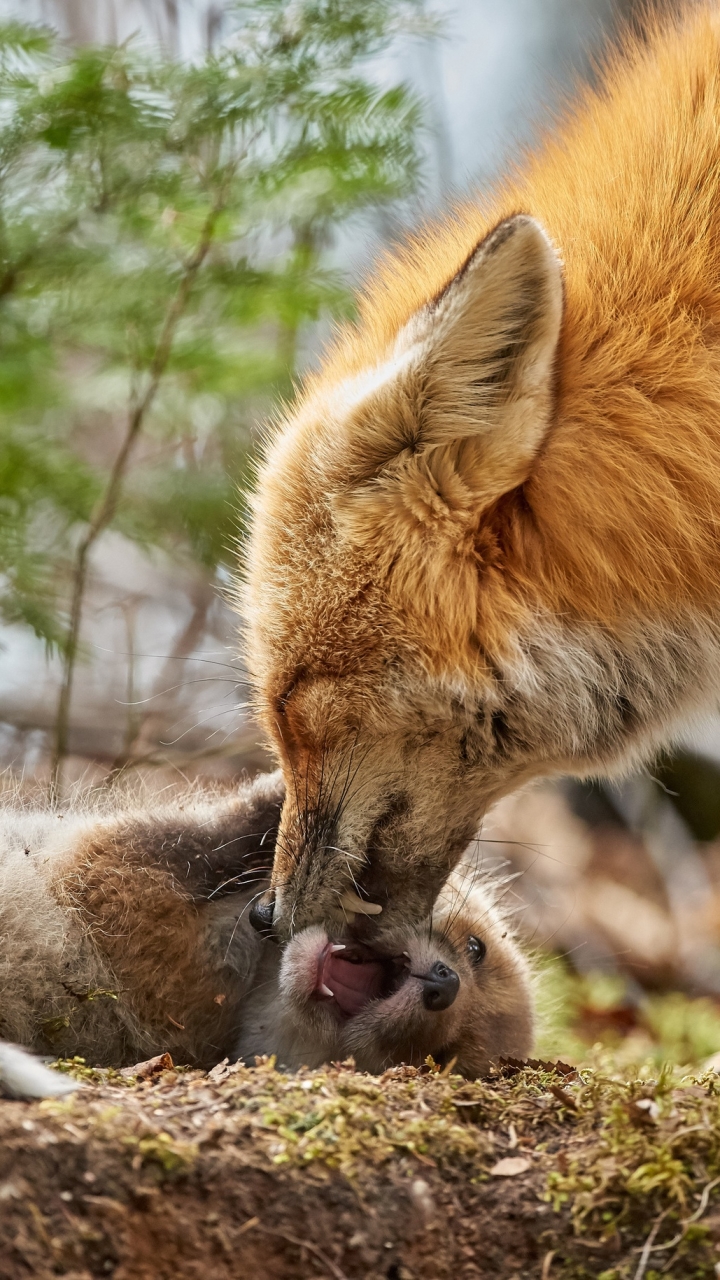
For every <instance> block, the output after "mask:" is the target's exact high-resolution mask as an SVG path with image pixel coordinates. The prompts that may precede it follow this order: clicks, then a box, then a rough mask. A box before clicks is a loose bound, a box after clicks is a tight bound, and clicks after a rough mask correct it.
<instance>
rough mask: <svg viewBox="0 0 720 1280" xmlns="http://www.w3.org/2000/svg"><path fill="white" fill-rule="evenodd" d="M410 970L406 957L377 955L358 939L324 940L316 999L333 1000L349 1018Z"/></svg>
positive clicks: (390, 991) (395, 986)
mask: <svg viewBox="0 0 720 1280" xmlns="http://www.w3.org/2000/svg"><path fill="white" fill-rule="evenodd" d="M409 973H410V957H409V956H407V955H400V956H381V955H378V953H377V952H376V951H373V950H372V949H371V948H370V947H366V946H363V945H362V944H360V943H355V942H353V943H347V944H344V943H337V942H328V943H327V944H326V945H325V946H324V947H323V949H322V951H321V952H320V955H319V956H318V964H317V982H316V985H315V991H314V993H313V994H314V996H315V999H316V1000H328V1001H329V1000H333V1001H334V1002H335V1004H336V1005H337V1008H338V1009H339V1010H340V1012H341V1013H342V1014H344V1016H345V1017H346V1018H352V1017H354V1015H355V1014H356V1013H359V1012H360V1010H361V1009H364V1008H365V1005H366V1004H369V1003H370V1001H371V1000H383V999H385V998H386V997H387V996H390V995H393V994H394V993H395V992H396V991H397V990H398V989H399V988H400V987H401V986H402V984H403V983H404V982H405V980H406V978H407V977H408V975H409Z"/></svg>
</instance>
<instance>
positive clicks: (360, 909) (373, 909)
mask: <svg viewBox="0 0 720 1280" xmlns="http://www.w3.org/2000/svg"><path fill="white" fill-rule="evenodd" d="M340 902H341V903H342V905H343V906H344V908H345V910H346V911H355V912H357V914H358V915H361V916H379V915H380V912H381V911H382V907H381V906H380V903H379V902H365V901H364V900H363V899H362V898H360V897H358V895H357V894H356V893H353V892H352V891H351V890H347V892H345V893H343V894H341V895H340Z"/></svg>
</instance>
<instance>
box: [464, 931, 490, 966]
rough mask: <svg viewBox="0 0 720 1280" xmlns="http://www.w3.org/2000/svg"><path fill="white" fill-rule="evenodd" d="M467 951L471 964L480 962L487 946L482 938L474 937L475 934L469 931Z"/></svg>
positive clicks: (483, 957)
mask: <svg viewBox="0 0 720 1280" xmlns="http://www.w3.org/2000/svg"><path fill="white" fill-rule="evenodd" d="M467 953H468V955H469V957H470V959H471V960H472V962H473V964H482V962H483V960H484V959H485V956H486V954H487V947H486V946H485V943H484V942H483V940H482V938H476V937H475V934H474V933H471V934H470V937H469V938H468V940H467Z"/></svg>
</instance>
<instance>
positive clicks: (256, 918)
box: [248, 889, 275, 938]
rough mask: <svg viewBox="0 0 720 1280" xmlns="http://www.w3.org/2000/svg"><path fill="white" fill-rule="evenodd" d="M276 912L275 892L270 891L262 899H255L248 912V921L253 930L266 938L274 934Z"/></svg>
mask: <svg viewBox="0 0 720 1280" xmlns="http://www.w3.org/2000/svg"><path fill="white" fill-rule="evenodd" d="M274 911H275V890H274V889H268V890H267V893H264V894H263V895H262V897H260V898H256V899H255V901H254V902H253V904H252V906H251V908H250V911H249V912H248V920H249V921H250V923H251V925H252V927H253V929H255V931H256V932H257V933H261V934H262V935H263V937H265V938H267V937H269V935H270V934H271V933H272V925H273V914H274Z"/></svg>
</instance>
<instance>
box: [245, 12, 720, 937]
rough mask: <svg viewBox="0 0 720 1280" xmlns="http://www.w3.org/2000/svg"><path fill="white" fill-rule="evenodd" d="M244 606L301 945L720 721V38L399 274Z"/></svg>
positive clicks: (306, 445) (373, 923) (312, 448)
mask: <svg viewBox="0 0 720 1280" xmlns="http://www.w3.org/2000/svg"><path fill="white" fill-rule="evenodd" d="M244 608H245V612H246V618H247V622H248V638H249V655H250V663H251V671H252V676H253V679H254V682H255V687H256V691H257V700H258V703H259V707H260V712H261V715H262V718H263V720H264V723H265V726H266V728H267V730H268V733H269V734H270V736H271V738H272V739H273V741H274V743H275V745H276V748H277V751H278V755H279V758H280V760H281V763H282V767H283V770H284V774H285V780H286V785H287V790H288V798H287V800H286V803H285V807H284V811H283V815H282V821H281V828H280V835H279V839H278V845H277V852H276V858H275V869H274V876H273V885H274V894H273V892H271V893H270V894H269V895H267V896H266V898H265V900H264V902H263V903H261V904H260V906H259V908H258V910H257V911H256V917H255V918H256V923H258V924H262V923H265V924H266V925H267V924H270V923H271V922H272V923H273V926H274V928H275V929H276V931H277V932H278V934H279V935H281V936H285V937H287V936H288V935H289V934H291V933H293V932H294V931H295V930H297V929H300V928H302V927H304V926H306V925H308V924H310V923H312V922H315V921H320V920H324V921H328V920H338V922H339V921H341V920H343V919H344V918H348V919H350V920H351V921H352V922H353V924H354V929H355V931H356V932H359V933H360V934H361V935H363V936H365V937H376V936H380V935H381V933H382V929H383V926H385V925H388V926H389V925H390V924H391V923H392V922H393V921H394V920H396V919H397V918H398V917H402V918H403V919H404V920H405V921H407V920H408V919H414V920H418V919H420V918H422V917H424V916H425V915H426V913H427V912H428V910H429V907H430V905H431V903H432V901H433V899H434V897H435V895H436V894H437V892H438V890H439V887H440V885H441V882H442V881H443V880H444V878H445V876H446V875H447V873H448V871H449V869H450V868H451V867H452V865H453V864H454V862H455V861H456V859H457V858H458V856H459V855H460V852H461V851H462V849H463V848H464V847H465V845H466V843H467V841H468V840H469V838H470V837H471V836H472V834H473V832H474V831H475V830H476V828H477V826H478V823H479V821H480V819H481V818H482V815H483V814H484V813H485V811H486V810H487V808H488V806H489V805H490V804H492V803H493V801H495V800H496V799H497V798H498V797H499V796H501V795H502V794H503V793H506V792H508V791H510V790H512V789H514V788H516V787H517V786H518V785H519V784H520V783H523V782H525V781H527V780H528V779H530V778H533V777H535V776H537V775H541V774H551V773H565V772H568V773H574V774H579V775H583V774H593V773H598V772H606V771H611V770H616V769H618V768H624V767H627V766H628V765H629V764H631V763H632V762H634V761H637V760H638V759H640V758H642V757H644V756H647V755H648V754H649V753H651V752H652V751H653V750H654V749H655V748H656V747H657V746H658V744H659V743H662V742H664V741H666V740H667V739H668V738H669V737H670V736H671V734H672V733H673V732H674V731H675V729H676V728H677V726H678V724H679V722H681V721H683V720H686V719H687V717H688V716H689V715H691V714H692V713H693V712H697V711H702V710H704V709H707V708H708V707H709V706H712V704H713V703H714V701H715V699H716V698H717V695H718V691H719V690H720V9H716V8H715V7H707V6H706V7H703V8H702V9H700V10H693V11H692V13H690V14H688V15H686V18H685V19H684V21H683V22H682V23H681V24H679V25H673V24H666V25H664V26H663V25H656V26H655V27H653V28H652V29H651V30H650V31H646V32H645V33H644V35H643V38H642V39H637V40H630V39H629V40H627V41H626V45H625V48H624V49H623V51H622V52H621V53H619V54H616V55H614V56H613V57H612V59H611V61H610V63H609V66H608V67H607V69H606V72H605V74H604V77H603V79H602V82H601V83H600V85H599V86H598V87H597V88H594V89H585V90H583V92H582V93H581V94H580V97H579V99H578V101H577V103H576V104H575V105H574V106H573V107H572V109H571V110H569V112H568V113H567V115H566V118H565V120H564V122H563V123H562V124H561V125H560V126H559V128H558V129H557V131H555V132H554V133H553V134H552V135H551V136H550V137H549V138H548V139H547V141H546V142H545V144H544V145H543V147H542V148H541V149H540V150H539V151H538V153H537V154H536V155H534V156H531V157H530V158H529V159H528V161H527V163H526V164H525V165H524V168H523V169H522V171H521V172H518V173H516V174H515V175H514V176H513V177H512V178H510V179H509V180H508V181H507V183H506V184H505V185H504V186H503V187H502V188H501V189H500V190H499V192H498V193H497V194H496V195H495V196H494V198H493V199H492V200H491V201H488V202H487V203H484V204H482V205H480V204H475V203H473V204H468V205H464V206H462V207H461V208H459V209H457V210H456V212H455V213H454V214H453V215H452V216H451V217H450V218H448V219H447V221H445V222H443V223H442V224H440V225H438V226H435V227H432V228H430V229H429V230H427V231H425V232H424V233H423V234H421V235H419V236H418V237H417V238H415V239H413V240H411V241H410V242H409V243H408V244H407V245H406V246H405V248H404V249H401V250H400V251H399V252H398V253H396V254H395V255H394V256H393V257H392V258H390V259H389V260H387V261H385V262H384V263H383V264H382V265H381V267H380V269H379V271H378V272H377V273H376V275H375V277H374V278H373V279H372V281H371V282H370V284H369V286H368V289H367V291H366V293H365V295H364V297H363V299H362V301H361V304H360V319H359V322H358V323H357V325H350V326H347V327H346V328H344V329H343V331H342V332H341V333H340V335H339V337H338V338H337V340H336V342H335V344H334V346H333V349H332V350H331V351H330V353H329V354H328V356H327V358H326V359H325V362H324V364H323V367H322V368H321V370H320V372H319V373H317V374H316V375H314V376H312V377H311V378H309V380H308V382H307V385H306V387H305V389H304V392H303V394H302V395H301V397H300V399H299V402H298V404H297V405H296V407H295V408H294V410H293V412H292V415H291V416H290V417H289V418H288V420H287V421H286V422H285V423H284V424H283V425H282V426H281V427H280V429H279V430H278V432H277V434H276V435H275V438H274V440H273V441H272V443H271V445H270V447H269V450H268V454H267V457H266V460H265V463H264V466H263V468H262V471H261V474H260V479H259V487H258V493H257V496H256V499H255V514H254V520H253V528H252V535H251V540H250V545H249V554H248V564H247V580H246V589H245V604H244Z"/></svg>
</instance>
